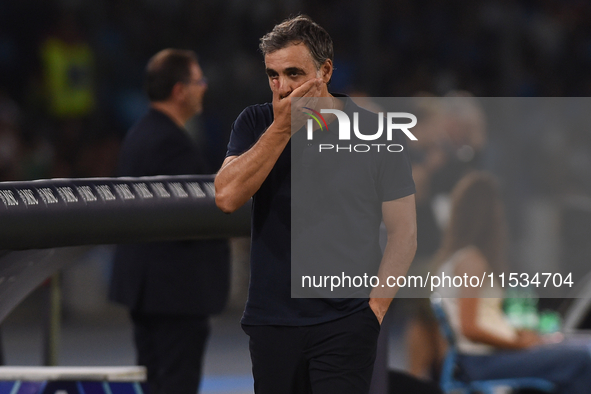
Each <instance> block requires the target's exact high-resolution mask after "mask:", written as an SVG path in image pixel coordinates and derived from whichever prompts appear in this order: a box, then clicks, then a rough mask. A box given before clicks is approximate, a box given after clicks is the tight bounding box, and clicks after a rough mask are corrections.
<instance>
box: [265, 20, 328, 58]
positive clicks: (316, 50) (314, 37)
mask: <svg viewBox="0 0 591 394" xmlns="http://www.w3.org/2000/svg"><path fill="white" fill-rule="evenodd" d="M300 43H304V44H305V45H306V47H308V50H309V51H310V54H311V55H312V60H313V61H314V63H315V64H316V68H317V69H320V67H321V66H322V65H323V64H324V62H325V61H326V60H328V59H330V60H331V61H332V60H333V57H334V51H333V47H332V38H330V35H329V34H328V33H327V32H326V30H324V29H323V28H322V27H321V26H320V25H318V24H317V23H316V22H314V21H313V20H312V19H310V17H308V16H306V15H298V16H296V17H293V18H289V19H286V20H284V21H283V22H281V23H280V24H278V25H276V26H275V27H274V28H273V30H272V31H271V32H269V33H267V34H265V35H264V36H263V37H262V38H261V42H260V44H259V48H260V50H261V52H263V56H264V55H267V54H269V53H272V52H275V51H277V50H279V49H283V48H285V47H287V46H289V45H294V44H300Z"/></svg>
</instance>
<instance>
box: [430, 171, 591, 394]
mask: <svg viewBox="0 0 591 394" xmlns="http://www.w3.org/2000/svg"><path fill="white" fill-rule="evenodd" d="M451 204H452V206H451V216H450V222H449V224H448V227H447V228H446V230H445V232H444V234H443V241H442V246H441V248H440V250H439V251H438V253H437V255H436V260H437V261H438V262H439V264H440V265H439V271H440V272H445V274H446V275H449V276H455V275H459V276H464V274H467V275H468V277H471V276H478V277H479V278H480V277H482V275H483V274H484V273H485V272H486V273H487V275H488V274H490V273H491V272H495V273H499V272H502V271H503V270H504V269H503V267H504V259H503V252H504V249H505V241H506V231H505V227H506V224H505V216H504V209H503V204H502V201H501V196H500V193H499V187H498V183H497V181H496V179H495V178H494V177H493V176H492V175H490V174H488V173H485V172H476V171H475V172H471V173H469V174H468V175H466V176H465V177H463V178H462V179H461V180H460V181H459V182H458V184H457V185H456V187H455V188H454V190H453V191H452V195H451ZM438 292H439V293H440V295H441V296H442V298H443V301H442V302H443V306H444V308H445V310H446V312H447V315H448V317H449V320H450V323H451V326H452V329H453V330H454V332H455V335H456V337H457V343H458V350H459V353H460V356H459V360H460V363H461V364H462V367H463V369H464V370H465V372H466V373H467V374H468V376H470V378H471V379H479V380H480V379H501V378H519V377H538V378H544V379H546V380H549V381H552V382H553V383H555V384H556V387H557V390H558V391H557V392H558V393H564V394H579V393H580V394H584V393H589V392H591V356H590V353H589V349H588V348H586V347H568V346H566V345H544V341H543V339H542V338H541V337H540V336H539V335H538V334H537V333H536V332H534V331H528V330H517V329H515V328H514V327H513V326H511V325H510V324H509V322H508V320H507V319H506V317H505V315H504V313H503V309H502V302H503V289H502V288H501V287H500V284H498V283H494V286H491V284H490V282H489V283H488V286H487V284H486V283H485V284H484V286H483V287H482V288H472V287H459V288H456V287H446V288H441V289H439V291H438Z"/></svg>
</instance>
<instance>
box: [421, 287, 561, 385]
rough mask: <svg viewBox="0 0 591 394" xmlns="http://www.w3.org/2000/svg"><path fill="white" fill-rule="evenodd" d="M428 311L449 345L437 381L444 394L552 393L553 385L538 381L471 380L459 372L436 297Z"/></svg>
mask: <svg viewBox="0 0 591 394" xmlns="http://www.w3.org/2000/svg"><path fill="white" fill-rule="evenodd" d="M431 307H432V308H433V312H434V313H435V316H436V318H437V321H438V323H439V327H440V329H441V332H442V334H443V336H444V337H445V339H446V341H447V344H448V350H447V354H446V356H445V359H444V361H443V367H442V370H441V380H440V385H441V388H442V390H443V391H444V392H445V393H446V394H472V393H481V394H496V393H498V392H509V393H514V392H516V391H518V390H526V389H527V390H537V391H540V392H544V393H552V392H554V390H555V387H554V384H553V383H552V382H549V381H547V380H545V379H540V378H518V379H491V380H471V379H470V378H469V377H468V376H467V375H466V374H465V372H463V371H462V367H461V365H460V364H459V362H458V359H457V355H458V350H457V346H456V338H455V335H454V332H453V330H452V328H451V325H450V324H449V321H448V319H447V315H446V313H445V310H444V309H443V306H442V304H441V297H439V296H438V295H437V294H433V295H432V296H431ZM501 390H503V391H501Z"/></svg>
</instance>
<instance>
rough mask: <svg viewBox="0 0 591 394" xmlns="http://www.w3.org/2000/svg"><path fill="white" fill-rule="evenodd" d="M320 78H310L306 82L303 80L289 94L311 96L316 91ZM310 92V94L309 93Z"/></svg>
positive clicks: (317, 90)
mask: <svg viewBox="0 0 591 394" xmlns="http://www.w3.org/2000/svg"><path fill="white" fill-rule="evenodd" d="M321 81H322V80H321V79H320V78H312V79H310V80H308V81H306V82H304V83H303V84H302V85H300V86H298V87H297V88H296V89H294V90H293V92H292V93H291V96H293V97H304V96H311V95H312V94H314V93H316V94H317V93H318V92H319V89H318V87H319V86H320V82H321ZM309 93H311V94H309Z"/></svg>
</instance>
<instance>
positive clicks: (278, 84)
mask: <svg viewBox="0 0 591 394" xmlns="http://www.w3.org/2000/svg"><path fill="white" fill-rule="evenodd" d="M275 89H276V90H277V93H279V96H281V97H282V98H283V97H287V96H289V95H290V93H291V92H292V91H293V87H292V86H291V81H290V80H289V79H288V78H286V77H279V78H277V79H276V80H275Z"/></svg>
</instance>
